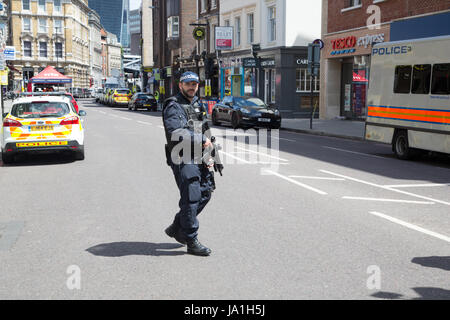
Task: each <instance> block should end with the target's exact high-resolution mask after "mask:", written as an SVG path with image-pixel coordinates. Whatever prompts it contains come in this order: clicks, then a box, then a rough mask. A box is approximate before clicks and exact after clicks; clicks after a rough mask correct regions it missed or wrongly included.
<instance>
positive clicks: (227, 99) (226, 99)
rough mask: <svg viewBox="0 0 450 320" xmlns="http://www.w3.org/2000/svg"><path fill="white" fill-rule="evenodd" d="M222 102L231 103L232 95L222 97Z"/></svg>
mask: <svg viewBox="0 0 450 320" xmlns="http://www.w3.org/2000/svg"><path fill="white" fill-rule="evenodd" d="M222 103H223V104H227V103H233V97H231V96H228V97H225V98H224V99H223V102H222Z"/></svg>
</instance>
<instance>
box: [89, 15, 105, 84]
mask: <svg viewBox="0 0 450 320" xmlns="http://www.w3.org/2000/svg"><path fill="white" fill-rule="evenodd" d="M102 29H103V27H102V25H101V24H100V16H99V15H98V14H97V13H96V12H95V11H94V10H92V11H91V12H90V13H89V44H90V45H89V47H90V48H89V50H90V59H89V61H90V85H91V87H94V88H101V85H102V77H103V73H102V34H101V30H102Z"/></svg>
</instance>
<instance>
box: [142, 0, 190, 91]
mask: <svg viewBox="0 0 450 320" xmlns="http://www.w3.org/2000/svg"><path fill="white" fill-rule="evenodd" d="M153 7H154V10H153V14H154V17H153V30H154V33H153V35H154V36H153V43H154V46H153V50H154V51H153V55H154V68H155V69H154V70H153V74H154V76H153V77H152V78H151V79H149V81H151V82H155V83H158V82H159V92H160V93H161V94H162V95H163V98H164V97H168V96H171V95H173V94H175V93H176V92H178V82H177V78H178V77H179V75H180V73H181V72H182V71H183V70H185V69H189V70H191V69H193V70H194V71H197V72H198V70H196V65H195V66H194V65H186V66H184V67H183V68H181V63H182V61H188V60H192V59H194V60H195V59H196V57H197V56H198V52H197V48H196V43H195V40H194V38H193V31H194V26H192V25H191V24H192V23H195V21H196V16H197V1H196V0H183V1H181V0H154V1H153ZM157 87H158V85H156V86H155V89H157Z"/></svg>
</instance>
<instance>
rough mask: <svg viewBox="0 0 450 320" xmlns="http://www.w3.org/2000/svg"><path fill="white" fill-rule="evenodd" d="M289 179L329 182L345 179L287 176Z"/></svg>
mask: <svg viewBox="0 0 450 320" xmlns="http://www.w3.org/2000/svg"><path fill="white" fill-rule="evenodd" d="M289 178H299V179H312V180H330V181H345V179H342V178H327V177H309V176H289Z"/></svg>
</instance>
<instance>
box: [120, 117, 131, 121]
mask: <svg viewBox="0 0 450 320" xmlns="http://www.w3.org/2000/svg"><path fill="white" fill-rule="evenodd" d="M119 118H120V119H123V120H129V121H130V120H131V119H130V118H126V117H119Z"/></svg>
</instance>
